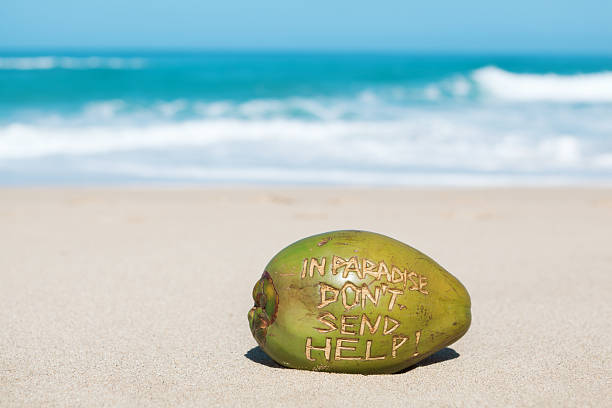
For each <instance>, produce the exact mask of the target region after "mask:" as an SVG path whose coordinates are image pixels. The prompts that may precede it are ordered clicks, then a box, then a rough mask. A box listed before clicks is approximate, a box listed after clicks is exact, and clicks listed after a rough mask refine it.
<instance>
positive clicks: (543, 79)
mask: <svg viewBox="0 0 612 408" xmlns="http://www.w3.org/2000/svg"><path fill="white" fill-rule="evenodd" d="M472 79H473V80H474V81H475V83H476V84H477V85H478V87H479V89H480V91H481V92H483V93H484V94H485V95H488V96H490V97H493V98H497V99H501V100H507V101H522V102H534V101H546V102H593V103H597V102H612V72H597V73H590V74H575V75H557V74H517V73H513V72H508V71H504V70H502V69H499V68H497V67H494V66H489V67H484V68H480V69H478V70H476V71H474V72H473V73H472Z"/></svg>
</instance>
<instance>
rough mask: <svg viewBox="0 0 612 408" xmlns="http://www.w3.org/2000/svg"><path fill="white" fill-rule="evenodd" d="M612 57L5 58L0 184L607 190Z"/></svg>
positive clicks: (1, 59)
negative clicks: (560, 187) (585, 187)
mask: <svg viewBox="0 0 612 408" xmlns="http://www.w3.org/2000/svg"><path fill="white" fill-rule="evenodd" d="M611 182H612V57H601V56H599V57H589V56H581V57H577V56H574V57H567V56H546V57H536V56H523V57H511V56H459V55H457V56H449V55H446V56H445V55H405V54H348V53H336V54H333V53H318V54H317V53H312V54H305V53H301V54H298V53H221V52H219V53H159V52H157V53H145V52H129V53H128V52H122V53H117V52H114V53H110V52H105V53H104V52H82V53H60V52H55V53H49V52H46V53H32V52H31V53H21V54H19V53H6V52H5V53H0V184H4V185H15V184H16V185H25V184H52V185H56V184H99V183H102V184H105V183H109V184H117V183H119V184H122V183H137V184H142V183H164V184H165V183H238V184H242V183H264V184H268V183H289V184H364V185H378V184H385V185H508V184H518V185H525V184H527V185H550V184H612V183H611Z"/></svg>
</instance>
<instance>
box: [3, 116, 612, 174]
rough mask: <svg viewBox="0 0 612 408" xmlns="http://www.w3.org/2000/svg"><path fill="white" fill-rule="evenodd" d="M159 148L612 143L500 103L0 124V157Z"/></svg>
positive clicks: (280, 153)
mask: <svg viewBox="0 0 612 408" xmlns="http://www.w3.org/2000/svg"><path fill="white" fill-rule="evenodd" d="M173 109H175V108H173ZM111 111H112V109H111ZM582 114H584V113H582ZM572 119H573V118H571V117H570V118H566V120H568V121H569V122H571V121H572ZM591 126H593V125H592V124H591ZM609 128H610V124H609V123H608V124H604V125H602V126H601V127H600V128H597V127H592V128H591V129H590V130H591V132H596V133H595V135H597V134H600V135H604V136H605V133H606V131H607V129H609ZM169 151H175V152H178V153H177V154H178V157H182V159H180V160H179V162H180V163H181V165H189V163H190V161H191V162H194V163H195V164H194V166H195V165H196V164H197V165H199V163H201V162H211V163H213V162H214V163H217V165H219V166H222V167H223V166H225V165H236V166H239V165H240V163H250V164H254V165H256V166H259V167H266V166H269V165H270V164H271V163H272V164H276V165H278V166H280V167H284V168H286V169H291V168H293V167H295V166H298V167H303V168H305V169H311V170H312V169H321V168H327V169H328V170H330V171H351V170H350V169H353V170H357V169H363V168H366V169H374V170H376V171H381V172H389V173H394V172H399V173H402V172H407V171H409V170H410V169H412V170H414V171H418V170H424V169H427V170H432V171H451V170H453V171H459V172H462V171H463V172H466V171H467V172H551V171H553V172H555V171H561V172H574V171H610V170H612V162H611V160H610V157H611V155H612V143H610V141H607V140H606V139H605V138H603V139H602V138H599V139H598V137H595V138H593V139H588V138H584V137H581V135H580V134H579V133H575V132H570V131H569V130H567V131H564V130H562V129H561V130H559V129H555V128H554V127H550V126H549V124H548V122H546V123H544V124H542V123H530V122H526V118H525V117H524V116H522V115H520V114H516V116H515V117H513V116H512V115H509V114H508V112H507V111H501V112H497V111H494V112H482V111H471V112H470V111H466V112H443V113H439V112H426V111H412V112H407V113H406V115H405V117H404V118H403V119H401V120H399V119H398V120H391V121H363V120H359V121H343V120H330V121H303V120H296V119H270V120H239V119H223V118H220V119H210V118H209V119H195V120H188V121H181V122H174V121H166V122H159V123H156V124H147V125H144V126H139V125H135V124H112V125H106V126H101V125H78V126H75V125H74V124H73V123H71V122H67V123H61V122H60V123H58V122H51V123H48V124H44V123H38V124H27V123H12V124H9V125H6V126H3V127H0V160H3V161H5V162H6V161H18V160H33V159H41V158H49V157H66V158H69V157H73V158H74V157H85V158H96V157H97V158H98V159H97V160H100V157H102V156H104V157H107V158H108V157H110V159H108V160H110V161H111V162H112V161H113V159H112V157H114V156H119V155H121V154H125V153H131V152H139V157H141V158H142V160H144V162H145V163H144V164H146V162H147V160H149V159H148V158H147V157H156V155H155V152H169ZM139 160H140V159H139ZM136 164H138V165H144V164H143V163H140V164H139V163H138V162H137V163H136ZM136 164H135V165H136ZM196 167H197V166H196ZM245 177H246V176H245Z"/></svg>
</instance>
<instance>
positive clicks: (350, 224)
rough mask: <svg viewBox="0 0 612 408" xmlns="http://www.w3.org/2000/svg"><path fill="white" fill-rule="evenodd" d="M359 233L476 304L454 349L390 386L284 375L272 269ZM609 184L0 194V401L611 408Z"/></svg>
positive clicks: (373, 379) (362, 379)
mask: <svg viewBox="0 0 612 408" xmlns="http://www.w3.org/2000/svg"><path fill="white" fill-rule="evenodd" d="M338 229H362V230H369V231H375V232H379V233H382V234H385V235H389V236H391V237H394V238H396V239H399V240H400V241H403V242H405V243H407V244H409V245H412V246H414V247H415V248H418V249H419V250H421V251H423V252H425V253H426V254H428V255H429V256H431V257H432V258H434V259H435V260H436V261H437V262H439V263H440V264H441V265H443V266H444V267H445V268H446V269H447V270H449V271H450V272H451V273H452V274H454V275H455V276H456V277H457V278H458V279H459V280H461V282H463V284H464V285H465V286H466V288H467V289H468V291H469V292H470V295H471V298H472V314H473V322H472V326H471V328H470V330H469V331H468V333H467V334H466V335H465V336H464V337H463V338H462V339H460V340H459V341H458V342H457V343H455V344H453V345H451V346H450V347H449V348H446V349H444V350H442V351H440V352H439V353H437V354H435V355H433V356H431V357H429V358H428V359H427V360H425V361H423V362H422V363H420V364H419V365H418V366H416V367H414V368H412V369H410V370H407V371H405V372H402V373H400V374H395V375H374V376H361V375H347V374H326V373H316V372H306V371H298V370H290V369H285V368H281V367H279V366H277V365H276V364H275V363H273V362H272V361H271V360H269V359H268V358H267V356H266V355H265V354H263V352H262V351H261V350H260V349H259V348H257V344H256V342H255V340H254V339H253V338H252V336H251V333H250V331H249V328H248V322H247V312H248V310H249V308H250V307H251V306H252V298H251V289H252V287H253V284H254V283H255V282H256V280H257V279H258V278H259V276H260V274H261V273H262V270H263V268H264V266H265V265H266V263H267V262H268V260H269V259H270V258H271V257H272V256H274V255H275V254H276V253H277V252H278V251H279V250H280V249H282V248H283V247H285V246H286V245H288V244H290V243H292V242H294V241H296V240H298V239H300V238H303V237H306V236H309V235H313V234H316V233H320V232H325V231H331V230H338ZM611 243H612V190H610V189H578V188H575V189H507V190H506V189H489V190H476V189H446V190H437V189H422V190H419V189H382V190H376V189H357V188H356V189H333V188H328V189H321V188H302V189H286V188H265V189H257V188H234V189H220V188H210V189H176V188H173V189H27V188H23V189H2V190H0V406H2V407H13V406H89V407H96V406H152V407H158V406H164V407H166V406H168V407H176V406H223V407H225V406H244V407H247V406H248V407H251V406H268V407H270V406H315V407H319V406H321V407H323V406H325V407H336V406H337V407H348V406H351V407H355V406H358V407H359V406H368V407H373V406H428V407H431V406H466V407H474V406H555V407H556V406H610V405H612V397H611V394H610V389H611V388H612V363H611V361H612V342H611V340H612V326H611V324H610V322H611V321H612V301H611V300H610V299H611V295H610V294H611V293H612V244H611Z"/></svg>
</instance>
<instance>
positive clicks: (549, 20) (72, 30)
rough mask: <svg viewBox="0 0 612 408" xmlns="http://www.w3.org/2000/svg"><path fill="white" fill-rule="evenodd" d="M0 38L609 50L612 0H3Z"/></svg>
mask: <svg viewBox="0 0 612 408" xmlns="http://www.w3.org/2000/svg"><path fill="white" fill-rule="evenodd" d="M0 20H1V24H0V47H2V48H14V47H16V48H23V47H28V48H47V47H48V48H65V47H77V48H88V47H105V48H123V47H126V48H132V47H139V48H140V47H152V48H203V49H210V48H215V49H292V50H407V51H434V52H435V51H451V52H464V51H467V52H500V53H504V52H572V53H606V54H612V23H611V22H612V1H610V0H584V1H571V2H569V1H563V0H556V1H548V0H547V1H537V0H515V1H503V2H502V1H491V0H488V1H483V0H465V1H456V0H437V1H429V2H424V1H419V2H416V1H412V2H411V1H401V0H378V1H371V0H370V1H367V2H360V1H346V0H327V1H321V0H310V1H303V2H302V1H300V2H296V1H291V0H258V1H252V0H250V1H246V0H236V1H207V0H174V1H171V0H150V1H145V0H88V1H83V0H80V1H77V0H54V1H48V0H14V1H11V0H8V1H1V2H0Z"/></svg>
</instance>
